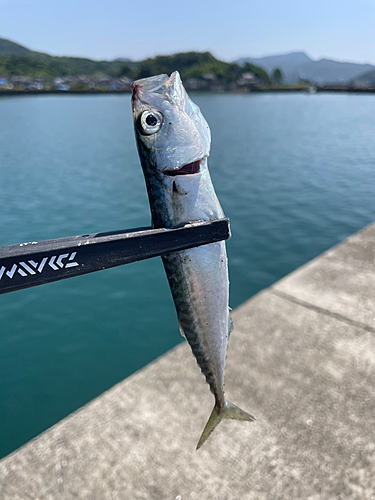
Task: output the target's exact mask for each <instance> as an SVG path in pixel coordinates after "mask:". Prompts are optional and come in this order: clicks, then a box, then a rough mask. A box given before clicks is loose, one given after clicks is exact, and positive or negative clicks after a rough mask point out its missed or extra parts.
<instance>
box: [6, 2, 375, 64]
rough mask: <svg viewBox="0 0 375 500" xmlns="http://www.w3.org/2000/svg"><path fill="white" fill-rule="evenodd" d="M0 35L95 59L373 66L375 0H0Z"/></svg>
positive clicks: (40, 48)
mask: <svg viewBox="0 0 375 500" xmlns="http://www.w3.org/2000/svg"><path fill="white" fill-rule="evenodd" d="M0 37H2V38H9V39H11V40H13V41H16V42H18V43H20V44H22V45H25V46H27V47H29V48H31V49H33V50H38V51H42V52H48V53H50V54H54V55H75V56H86V57H90V58H93V59H113V58H115V57H129V58H130V59H135V60H137V59H143V58H145V57H147V56H154V55H156V54H170V53H173V52H177V51H188V50H199V51H203V50H209V51H211V52H212V53H213V54H214V55H216V56H217V57H219V58H222V59H224V60H228V61H229V60H235V59H237V58H239V57H242V56H263V55H270V54H278V53H284V52H290V51H294V50H304V51H306V52H307V53H308V54H309V55H310V56H311V57H313V58H321V57H330V58H333V59H338V60H347V61H354V62H370V63H373V64H375V0H350V1H348V0H324V1H323V0H310V1H307V0H298V1H297V0H289V1H288V0H287V1H283V0H257V1H254V0H247V1H246V0H233V1H231V0H225V1H222V0H218V1H211V0H208V1H207V0H206V1H205V0H189V1H186V0H173V1H171V0H167V1H164V2H163V1H157V0H153V1H149V0H144V1H142V0H133V1H126V0H105V1H98V0H0Z"/></svg>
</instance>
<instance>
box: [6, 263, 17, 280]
mask: <svg viewBox="0 0 375 500" xmlns="http://www.w3.org/2000/svg"><path fill="white" fill-rule="evenodd" d="M16 269H17V266H16V264H13V266H12V269H11V270H10V271H7V272H6V273H5V274H6V275H7V276H9V278H10V279H12V278H13V276H14V273H15V272H16Z"/></svg>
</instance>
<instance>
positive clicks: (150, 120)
mask: <svg viewBox="0 0 375 500" xmlns="http://www.w3.org/2000/svg"><path fill="white" fill-rule="evenodd" d="M132 111H133V120H134V130H135V136H136V142H137V147H138V152H139V156H140V160H141V164H142V169H143V173H144V177H145V181H146V187H147V192H148V197H149V202H150V208H151V214H152V223H153V226H154V227H155V228H161V227H166V228H169V227H176V226H181V225H185V224H188V223H191V222H194V221H209V220H212V219H218V218H222V217H224V214H223V211H222V209H221V206H220V203H219V201H218V199H217V196H216V194H215V191H214V188H213V185H212V182H211V178H210V174H209V171H208V168H207V157H208V155H209V152H210V143H211V134H210V129H209V127H208V125H207V122H206V120H205V119H204V117H203V115H202V114H201V112H200V109H199V107H198V106H197V105H195V104H194V103H193V102H192V101H191V99H190V98H189V96H188V95H187V93H186V91H185V89H184V87H183V85H182V82H181V78H180V75H179V73H178V72H177V71H176V72H174V73H172V75H171V76H170V77H169V76H168V75H157V76H153V77H150V78H144V79H141V80H137V81H135V82H133V84H132ZM162 259H163V264H164V268H165V271H166V274H167V277H168V281H169V285H170V289H171V292H172V296H173V299H174V303H175V306H176V311H177V316H178V323H179V328H180V332H181V334H182V335H183V336H185V337H186V339H187V341H188V343H189V344H190V347H191V350H192V352H193V354H194V356H195V358H196V360H197V362H198V365H199V366H200V368H201V370H202V372H203V374H204V376H205V378H206V381H207V383H208V384H209V386H210V389H211V392H212V393H213V395H214V397H215V405H214V408H213V410H212V413H211V415H210V417H209V419H208V422H207V424H206V426H205V428H204V430H203V433H202V435H201V437H200V439H199V441H198V445H197V449H198V448H200V447H201V446H202V444H203V443H204V442H205V441H206V439H207V438H208V436H209V435H210V434H211V432H212V431H213V430H214V428H215V427H216V426H217V425H218V424H219V422H220V421H221V420H223V419H235V420H248V421H253V420H255V418H254V417H253V416H252V415H250V414H249V413H246V412H245V411H243V410H241V409H240V408H239V407H237V406H235V405H234V404H232V403H230V402H229V401H228V400H226V399H225V395H224V371H225V360H226V354H227V346H228V339H229V334H230V332H231V331H232V328H233V325H232V320H231V317H230V314H229V307H228V299H229V281H228V261H227V255H226V249H225V243H224V242H219V243H211V244H208V245H204V246H201V247H198V248H192V249H189V250H184V251H179V252H171V253H169V254H166V255H163V256H162Z"/></svg>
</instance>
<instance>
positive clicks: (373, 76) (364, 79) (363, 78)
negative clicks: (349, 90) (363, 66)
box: [351, 70, 375, 87]
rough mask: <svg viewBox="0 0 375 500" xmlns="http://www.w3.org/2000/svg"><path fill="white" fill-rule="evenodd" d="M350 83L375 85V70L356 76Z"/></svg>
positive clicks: (364, 85)
mask: <svg viewBox="0 0 375 500" xmlns="http://www.w3.org/2000/svg"><path fill="white" fill-rule="evenodd" d="M351 83H352V84H353V85H355V86H356V87H375V70H372V71H368V72H367V73H364V74H362V75H359V76H357V78H355V79H354V80H353V81H352V82H351Z"/></svg>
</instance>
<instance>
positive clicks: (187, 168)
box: [163, 158, 204, 177]
mask: <svg viewBox="0 0 375 500" xmlns="http://www.w3.org/2000/svg"><path fill="white" fill-rule="evenodd" d="M203 160H204V158H201V159H200V160H196V161H193V162H191V163H187V164H186V165H182V167H181V168H168V167H166V168H165V169H164V170H163V174H165V175H169V176H170V177H174V176H176V175H192V174H198V173H199V172H200V166H201V163H202V161H203Z"/></svg>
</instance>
